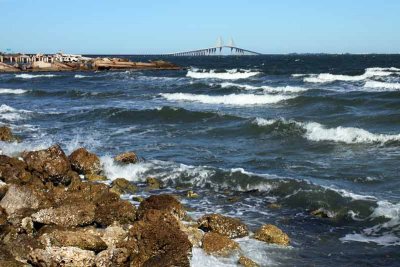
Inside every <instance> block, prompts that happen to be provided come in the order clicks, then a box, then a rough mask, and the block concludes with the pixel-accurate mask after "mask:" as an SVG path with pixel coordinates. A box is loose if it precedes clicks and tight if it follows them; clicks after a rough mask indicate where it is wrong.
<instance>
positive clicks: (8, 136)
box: [0, 126, 18, 142]
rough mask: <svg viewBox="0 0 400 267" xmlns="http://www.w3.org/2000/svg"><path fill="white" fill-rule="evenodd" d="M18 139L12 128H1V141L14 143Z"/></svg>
mask: <svg viewBox="0 0 400 267" xmlns="http://www.w3.org/2000/svg"><path fill="white" fill-rule="evenodd" d="M17 140H18V139H17V138H16V137H15V136H14V135H13V133H12V131H11V129H10V127H7V126H1V127H0V141H3V142H14V141H17Z"/></svg>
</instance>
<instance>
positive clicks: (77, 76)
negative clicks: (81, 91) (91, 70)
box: [74, 74, 90, 79]
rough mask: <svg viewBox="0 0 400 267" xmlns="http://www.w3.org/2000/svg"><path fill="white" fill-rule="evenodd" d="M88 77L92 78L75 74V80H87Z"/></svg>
mask: <svg viewBox="0 0 400 267" xmlns="http://www.w3.org/2000/svg"><path fill="white" fill-rule="evenodd" d="M87 77H90V76H86V75H81V74H75V76H74V78H76V79H83V78H87Z"/></svg>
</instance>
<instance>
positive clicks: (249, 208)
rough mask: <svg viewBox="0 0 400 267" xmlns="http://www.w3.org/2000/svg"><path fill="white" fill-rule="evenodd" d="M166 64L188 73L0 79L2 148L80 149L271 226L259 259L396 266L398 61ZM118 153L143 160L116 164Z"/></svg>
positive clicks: (119, 171) (124, 172)
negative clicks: (5, 134)
mask: <svg viewBox="0 0 400 267" xmlns="http://www.w3.org/2000/svg"><path fill="white" fill-rule="evenodd" d="M126 57H128V58H130V59H132V60H148V59H152V58H146V57H141V58H138V57H130V56H126ZM166 60H169V61H172V62H173V63H176V64H178V65H180V66H183V67H186V69H184V70H181V71H118V72H117V71H116V72H57V73H24V74H0V105H1V106H0V122H1V124H7V125H10V126H11V127H12V128H13V130H14V131H15V132H16V133H17V134H18V135H20V136H21V137H22V138H23V140H24V142H23V143H21V144H18V145H16V144H11V145H10V144H5V143H1V144H0V148H1V149H2V151H3V153H6V154H12V155H16V154H17V153H18V152H19V151H22V150H23V149H38V148H43V147H46V146H49V145H51V144H52V143H60V144H61V145H62V147H63V148H64V149H65V150H66V151H67V152H71V151H72V150H73V149H75V148H77V147H79V146H85V147H87V148H88V149H90V150H92V151H94V152H96V153H97V154H99V155H100V156H101V157H102V162H103V164H104V169H105V172H106V174H107V175H108V177H109V178H110V179H114V178H117V177H121V176H122V177H125V178H128V179H130V180H132V181H134V182H139V183H140V182H142V181H144V179H145V178H146V177H147V176H156V177H158V178H160V179H163V180H164V181H165V182H166V184H167V185H168V188H167V189H165V190H166V191H168V192H176V190H173V188H176V187H177V186H178V188H179V190H180V191H178V194H179V193H182V194H184V191H185V190H187V189H188V188H189V189H192V190H194V191H196V192H198V193H199V194H200V198H198V199H192V200H187V199H186V200H184V203H185V205H186V206H188V207H189V208H190V210H191V214H192V216H194V217H196V216H199V215H201V214H204V213H206V212H220V213H224V214H227V215H230V216H235V217H239V218H241V219H242V220H243V221H244V222H246V223H247V224H248V225H249V226H250V228H251V229H252V230H255V229H256V228H257V227H259V226H260V225H261V224H264V223H274V224H276V225H278V226H279V227H280V228H282V229H283V230H284V231H286V232H287V233H288V234H289V236H290V237H291V239H292V247H291V248H290V249H285V248H275V247H266V248H265V247H260V248H258V249H260V251H259V253H260V254H262V251H261V250H267V251H271V253H267V257H269V261H268V264H271V265H274V264H277V265H282V266H293V265H296V266H310V265H315V266H333V265H335V266H337V264H340V265H343V266H360V265H370V266H382V265H385V266H396V265H398V262H399V260H400V254H399V252H398V245H400V179H399V162H400V150H399V148H400V56H399V55H357V56H354V55H330V56H328V55H308V56H301V55H288V56H279V55H276V56H254V57H175V58H174V57H171V58H166ZM127 150H134V151H136V152H137V153H138V154H139V156H140V157H142V158H143V159H144V161H143V162H142V163H140V164H139V165H137V166H134V167H130V168H125V169H124V168H119V167H117V166H115V165H114V164H113V163H112V161H111V156H113V155H115V154H117V153H120V152H123V151H127ZM143 194H144V195H146V194H148V193H146V192H144V193H143ZM127 197H128V198H129V196H127ZM271 203H278V204H279V205H281V208H279V209H271V208H269V207H268V205H269V204H271ZM318 209H320V210H322V211H323V212H324V213H325V214H326V215H327V216H328V217H327V218H319V217H316V216H313V215H312V214H311V212H312V211H315V210H318ZM262 264H266V263H262Z"/></svg>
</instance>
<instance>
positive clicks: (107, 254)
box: [96, 248, 130, 267]
mask: <svg viewBox="0 0 400 267" xmlns="http://www.w3.org/2000/svg"><path fill="white" fill-rule="evenodd" d="M129 256H130V253H129V251H128V249H126V248H110V249H107V250H104V251H102V252H100V253H99V254H97V256H96V267H128V266H129Z"/></svg>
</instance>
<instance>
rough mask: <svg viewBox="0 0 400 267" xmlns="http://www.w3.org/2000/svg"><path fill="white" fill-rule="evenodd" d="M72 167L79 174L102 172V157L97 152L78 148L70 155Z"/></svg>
mask: <svg viewBox="0 0 400 267" xmlns="http://www.w3.org/2000/svg"><path fill="white" fill-rule="evenodd" d="M69 161H70V163H71V167H72V169H73V170H74V171H76V172H78V173H79V174H85V175H87V174H99V173H100V172H101V165H100V159H99V157H97V156H96V154H93V153H90V152H89V151H87V150H86V149H85V148H82V147H81V148H78V149H77V150H75V151H74V152H72V153H71V155H70V156H69Z"/></svg>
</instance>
